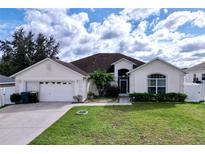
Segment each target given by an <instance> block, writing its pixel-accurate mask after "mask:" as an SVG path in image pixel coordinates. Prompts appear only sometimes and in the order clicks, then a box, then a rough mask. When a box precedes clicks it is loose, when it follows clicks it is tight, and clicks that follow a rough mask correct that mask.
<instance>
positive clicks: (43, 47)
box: [0, 28, 59, 76]
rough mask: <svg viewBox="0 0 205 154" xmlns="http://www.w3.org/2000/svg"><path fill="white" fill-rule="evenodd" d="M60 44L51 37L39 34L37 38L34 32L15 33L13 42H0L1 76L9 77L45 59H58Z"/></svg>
mask: <svg viewBox="0 0 205 154" xmlns="http://www.w3.org/2000/svg"><path fill="white" fill-rule="evenodd" d="M58 52H59V43H56V41H55V39H54V38H53V37H52V36H50V37H46V36H45V35H43V34H42V33H39V34H38V35H37V36H36V38H35V37H34V33H33V32H32V31H30V32H28V33H26V32H25V31H24V29H23V28H21V29H19V30H17V31H16V32H14V34H13V36H12V40H11V41H8V40H4V41H2V40H0V53H2V57H1V58H0V74H3V75H6V76H9V75H12V74H14V73H16V72H18V71H21V70H22V69H24V68H26V67H28V66H30V65H32V64H34V63H37V62H39V61H41V60H43V59H44V58H47V57H49V58H57V57H56V55H57V54H58Z"/></svg>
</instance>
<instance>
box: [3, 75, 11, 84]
mask: <svg viewBox="0 0 205 154" xmlns="http://www.w3.org/2000/svg"><path fill="white" fill-rule="evenodd" d="M7 82H14V79H12V78H9V77H7V76H4V75H0V83H7Z"/></svg>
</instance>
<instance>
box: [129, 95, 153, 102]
mask: <svg viewBox="0 0 205 154" xmlns="http://www.w3.org/2000/svg"><path fill="white" fill-rule="evenodd" d="M129 97H130V100H131V101H132V102H149V101H156V95H154V94H149V93H131V94H129Z"/></svg>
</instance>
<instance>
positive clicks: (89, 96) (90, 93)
mask: <svg viewBox="0 0 205 154" xmlns="http://www.w3.org/2000/svg"><path fill="white" fill-rule="evenodd" d="M94 96H95V94H94V93H93V92H90V91H89V92H88V98H89V99H92V98H94Z"/></svg>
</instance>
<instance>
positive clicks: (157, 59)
mask: <svg viewBox="0 0 205 154" xmlns="http://www.w3.org/2000/svg"><path fill="white" fill-rule="evenodd" d="M155 61H160V62H162V63H164V64H166V65H168V66H170V67H172V68H175V69H176V70H178V71H180V72H182V73H186V72H185V71H184V70H182V69H180V68H178V67H176V66H174V65H172V64H170V63H168V62H166V61H165V60H162V59H161V58H155V59H153V60H151V61H149V62H148V63H146V64H144V65H141V66H139V67H137V68H135V69H134V70H131V71H129V72H128V74H130V73H132V72H135V71H136V70H139V69H142V68H144V67H146V66H147V65H150V64H151V63H153V62H155Z"/></svg>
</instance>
